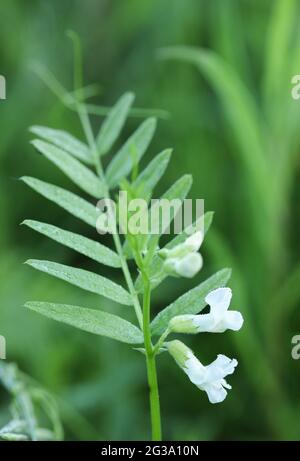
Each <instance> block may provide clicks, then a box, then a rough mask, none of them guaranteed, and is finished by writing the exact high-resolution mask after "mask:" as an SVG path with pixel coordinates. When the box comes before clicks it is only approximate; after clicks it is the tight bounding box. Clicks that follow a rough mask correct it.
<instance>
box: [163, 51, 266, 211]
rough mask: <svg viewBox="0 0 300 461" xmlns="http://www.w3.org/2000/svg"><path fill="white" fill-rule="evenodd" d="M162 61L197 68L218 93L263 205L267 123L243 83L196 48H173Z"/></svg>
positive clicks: (209, 54)
mask: <svg viewBox="0 0 300 461" xmlns="http://www.w3.org/2000/svg"><path fill="white" fill-rule="evenodd" d="M160 57H161V58H163V59H176V60H180V61H185V62H189V63H191V64H194V65H196V66H197V68H198V69H199V70H200V72H201V73H202V74H204V76H205V77H206V78H207V79H208V81H209V82H210V83H211V85H212V86H213V88H214V89H215V91H216V92H217V94H218V96H219V98H220V100H221V102H222V104H223V108H224V111H225V114H226V117H227V120H228V122H229V125H230V127H231V130H232V132H233V135H234V137H235V139H236V142H237V144H238V146H239V149H237V150H236V151H237V153H238V154H239V156H240V157H239V160H241V161H242V163H243V165H244V168H245V170H246V174H247V176H248V177H249V179H250V180H251V185H252V187H255V192H258V193H259V198H260V200H261V201H262V202H263V201H264V200H265V199H267V198H269V197H268V194H266V188H265V179H266V177H267V163H266V156H265V143H264V136H263V135H264V129H263V127H264V123H263V120H262V118H261V116H260V113H259V110H258V108H257V105H256V102H255V100H254V98H253V96H252V95H251V93H250V91H249V90H248V88H247V87H246V86H245V85H244V83H243V81H242V80H241V79H240V78H239V76H238V75H237V74H236V72H235V71H234V69H233V68H232V67H231V66H229V65H228V64H227V63H226V62H225V61H224V60H223V59H222V58H220V57H219V56H218V55H217V54H215V53H214V52H212V51H208V50H204V49H198V48H193V47H185V46H182V47H170V48H164V49H162V50H161V52H160Z"/></svg>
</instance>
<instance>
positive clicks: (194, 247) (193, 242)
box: [184, 231, 204, 252]
mask: <svg viewBox="0 0 300 461" xmlns="http://www.w3.org/2000/svg"><path fill="white" fill-rule="evenodd" d="M203 239H204V234H203V232H201V231H197V232H195V233H194V234H193V235H191V236H190V237H188V238H187V239H186V241H185V242H184V245H185V246H186V247H187V248H188V249H189V250H190V251H195V252H196V251H198V250H199V248H200V246H201V244H202V242H203Z"/></svg>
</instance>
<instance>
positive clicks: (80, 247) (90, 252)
mask: <svg viewBox="0 0 300 461" xmlns="http://www.w3.org/2000/svg"><path fill="white" fill-rule="evenodd" d="M22 224H25V225H26V226H28V227H30V228H31V229H34V230H36V231H37V232H40V233H41V234H43V235H46V236H47V237H49V238H51V239H52V240H55V241H56V242H58V243H61V244H62V245H65V246H67V247H69V248H72V249H73V250H75V251H77V252H78V253H81V254H83V255H85V256H87V257H88V258H91V259H93V260H95V261H97V262H99V263H102V264H105V265H106V266H110V267H121V263H120V258H119V256H118V255H117V254H116V253H115V252H114V251H112V250H111V249H110V248H107V247H106V246H104V245H102V244H101V243H99V242H96V241H94V240H91V239H88V238H86V237H83V236H82V235H79V234H75V233H73V232H69V231H66V230H63V229H60V228H59V227H56V226H52V225H51V224H46V223H43V222H39V221H33V220H29V219H26V220H25V221H24V222H23V223H22Z"/></svg>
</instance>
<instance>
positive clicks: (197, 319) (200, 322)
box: [193, 314, 216, 333]
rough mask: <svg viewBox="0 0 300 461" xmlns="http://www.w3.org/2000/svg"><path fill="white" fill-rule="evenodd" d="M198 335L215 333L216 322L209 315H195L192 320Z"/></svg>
mask: <svg viewBox="0 0 300 461" xmlns="http://www.w3.org/2000/svg"><path fill="white" fill-rule="evenodd" d="M193 323H194V325H195V326H196V327H197V331H198V333H205V332H206V333H215V332H216V331H215V327H216V320H215V318H214V316H213V315H211V314H200V315H195V316H194V319H193Z"/></svg>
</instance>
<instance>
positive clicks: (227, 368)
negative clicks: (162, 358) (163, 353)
mask: <svg viewBox="0 0 300 461" xmlns="http://www.w3.org/2000/svg"><path fill="white" fill-rule="evenodd" d="M167 347H168V350H169V352H170V354H171V355H172V356H173V358H174V359H175V360H176V362H177V363H178V365H179V366H180V367H181V368H182V369H183V371H184V372H185V373H186V374H187V375H188V377H189V379H190V380H191V382H192V383H193V384H195V385H196V386H197V387H198V388H199V389H201V390H202V391H205V392H206V393H207V395H208V399H209V401H210V402H211V403H219V402H223V400H225V398H226V396H227V390H226V389H231V386H230V385H229V384H228V383H227V381H226V380H225V379H224V378H225V376H227V375H231V374H232V373H233V372H234V369H235V367H236V366H237V364H238V362H237V360H235V359H229V358H228V357H226V356H225V355H221V354H220V355H218V356H217V358H216V360H214V362H212V363H211V364H210V365H207V366H204V365H202V363H201V362H200V361H199V360H198V359H197V357H195V355H194V354H193V352H192V351H191V350H190V349H189V348H188V347H186V346H185V345H184V344H183V343H182V342H180V341H177V340H175V341H171V342H169V343H167Z"/></svg>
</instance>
